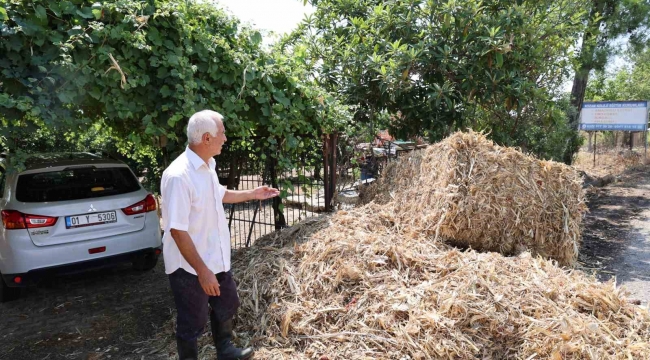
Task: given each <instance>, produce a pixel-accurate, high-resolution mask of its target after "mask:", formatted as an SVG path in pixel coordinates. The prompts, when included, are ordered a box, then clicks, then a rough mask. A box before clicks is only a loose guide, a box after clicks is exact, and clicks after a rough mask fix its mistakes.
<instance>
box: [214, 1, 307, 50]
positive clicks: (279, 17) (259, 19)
mask: <svg viewBox="0 0 650 360" xmlns="http://www.w3.org/2000/svg"><path fill="white" fill-rule="evenodd" d="M215 2H216V3H217V4H219V5H220V6H222V7H225V8H226V9H228V10H230V12H231V13H233V14H234V15H235V16H236V17H238V18H239V19H240V20H241V21H242V22H243V23H249V24H251V25H253V27H255V28H257V29H261V30H267V31H273V32H275V33H278V34H279V35H282V34H285V33H289V32H291V30H293V29H295V28H296V27H297V26H298V23H300V21H302V19H304V18H305V15H307V14H311V13H313V12H314V8H313V7H312V6H311V5H309V4H307V5H306V6H305V5H303V1H302V0H216V1H215ZM269 41H270V39H269V38H268V36H265V38H264V42H265V43H268V42H269Z"/></svg>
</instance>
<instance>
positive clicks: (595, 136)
mask: <svg viewBox="0 0 650 360" xmlns="http://www.w3.org/2000/svg"><path fill="white" fill-rule="evenodd" d="M597 135H598V132H596V131H594V166H593V167H596V138H597Z"/></svg>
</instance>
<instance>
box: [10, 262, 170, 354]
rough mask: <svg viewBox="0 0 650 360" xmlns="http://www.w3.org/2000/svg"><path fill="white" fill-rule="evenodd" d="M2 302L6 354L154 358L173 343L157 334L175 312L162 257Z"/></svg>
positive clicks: (46, 285)
mask: <svg viewBox="0 0 650 360" xmlns="http://www.w3.org/2000/svg"><path fill="white" fill-rule="evenodd" d="M23 295H24V296H23V298H21V299H19V300H18V301H15V302H10V303H5V304H0V329H1V330H0V359H1V360H5V359H6V360H9V359H11V360H41V359H43V360H44V359H48V360H50V359H51V360H54V359H67V360H72V359H88V360H98V359H111V358H112V359H137V360H141V359H153V358H160V357H161V356H164V357H166V356H165V355H166V354H162V353H161V352H164V351H165V347H166V345H167V344H156V343H155V340H154V335H155V334H156V333H158V332H160V331H161V330H162V329H161V327H162V326H163V324H165V323H166V322H167V321H168V320H169V319H170V318H171V316H172V315H171V314H172V312H171V310H172V308H173V299H172V296H171V292H170V290H169V286H168V281H167V277H166V275H165V274H164V268H163V266H162V261H161V262H159V264H158V266H157V267H156V268H155V269H154V270H151V271H147V272H136V271H133V270H131V269H130V267H128V266H123V267H118V268H114V269H108V270H99V271H95V272H91V273H85V274H79V275H73V276H66V277H61V278H56V279H52V280H48V281H46V282H43V283H41V284H40V285H39V286H38V287H35V288H28V289H26V291H25V292H24V293H23Z"/></svg>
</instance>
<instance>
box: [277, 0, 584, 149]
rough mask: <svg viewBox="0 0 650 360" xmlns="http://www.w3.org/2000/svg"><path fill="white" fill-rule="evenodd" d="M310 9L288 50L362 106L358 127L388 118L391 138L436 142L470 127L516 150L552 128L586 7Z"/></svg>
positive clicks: (424, 4) (448, 3)
mask: <svg viewBox="0 0 650 360" xmlns="http://www.w3.org/2000/svg"><path fill="white" fill-rule="evenodd" d="M310 2H311V3H312V4H313V5H314V6H316V7H317V10H316V12H315V13H314V14H313V15H312V16H311V17H310V18H309V19H307V20H306V21H305V22H304V24H303V25H302V27H301V29H300V30H299V31H298V32H296V33H295V34H294V35H293V36H292V37H290V38H288V39H285V42H284V43H283V45H284V47H285V49H286V50H287V51H291V52H293V53H294V54H297V57H298V58H306V59H307V60H306V62H307V64H308V65H311V66H312V68H313V74H314V75H315V77H316V78H317V80H318V81H319V83H320V84H322V85H323V86H325V87H326V88H327V89H328V90H330V91H333V92H334V91H336V92H338V93H339V94H340V95H341V96H342V97H343V99H344V100H345V101H346V102H347V103H348V104H351V105H358V108H357V111H356V113H355V118H356V119H357V120H359V121H363V122H365V123H367V124H369V126H372V124H374V123H375V121H376V116H377V114H378V113H379V112H380V111H383V110H388V111H389V112H391V113H392V114H395V116H394V119H395V121H394V122H393V123H392V124H391V127H392V129H391V130H392V132H393V133H396V134H397V135H399V136H410V135H428V136H429V138H431V139H439V138H440V137H442V136H444V135H446V134H448V133H449V132H451V131H454V130H457V129H463V128H466V127H470V126H471V127H474V128H482V129H485V130H489V131H493V134H494V136H496V137H498V138H500V139H503V140H507V141H506V142H508V143H512V142H513V141H514V142H515V143H516V142H517V141H519V142H521V141H520V140H522V139H517V138H516V136H518V134H520V133H522V130H523V129H526V128H530V127H531V126H533V125H534V126H538V125H539V126H542V128H545V127H547V126H546V125H544V124H538V122H539V121H542V122H545V123H549V122H551V123H553V122H555V121H556V120H557V119H555V118H553V119H551V120H549V119H548V118H549V116H545V115H544V113H545V112H548V113H552V114H555V113H556V110H557V109H558V107H557V106H556V104H555V101H554V99H553V96H554V95H555V90H556V89H557V87H558V86H559V85H560V84H561V82H562V80H563V79H564V78H565V77H566V76H567V75H568V74H569V72H568V71H569V70H570V61H571V56H570V54H569V53H568V52H567V49H569V48H570V47H571V45H573V41H575V39H576V37H577V34H578V33H579V32H580V31H581V30H582V27H583V19H584V17H585V14H584V12H581V11H580V6H579V5H580V3H581V2H580V1H579V0H575V1H572V0H563V1H550V0H548V1H525V0H521V1H516V2H505V1H497V0H488V1H475V0H426V1H425V0H407V1H404V0H392V1H376V0H362V1H348V0H312V1H310ZM534 113H536V114H537V115H532V114H534ZM544 119H546V120H544ZM547 120H548V121H547Z"/></svg>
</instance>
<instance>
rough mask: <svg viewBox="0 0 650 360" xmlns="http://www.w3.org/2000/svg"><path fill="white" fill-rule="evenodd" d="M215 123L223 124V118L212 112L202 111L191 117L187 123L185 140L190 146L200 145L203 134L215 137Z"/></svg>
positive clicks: (216, 130) (216, 129)
mask: <svg viewBox="0 0 650 360" xmlns="http://www.w3.org/2000/svg"><path fill="white" fill-rule="evenodd" d="M217 121H219V122H223V116H221V114H219V113H218V112H216V111H212V110H202V111H199V112H197V113H195V114H194V115H192V117H190V121H188V123H187V139H188V140H189V142H190V144H198V143H200V142H201V139H202V138H203V134H205V133H210V135H212V136H217V132H218V131H219V128H218V127H217Z"/></svg>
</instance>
